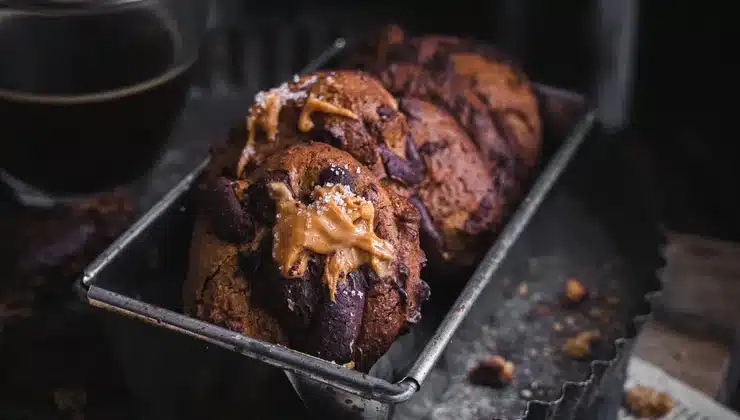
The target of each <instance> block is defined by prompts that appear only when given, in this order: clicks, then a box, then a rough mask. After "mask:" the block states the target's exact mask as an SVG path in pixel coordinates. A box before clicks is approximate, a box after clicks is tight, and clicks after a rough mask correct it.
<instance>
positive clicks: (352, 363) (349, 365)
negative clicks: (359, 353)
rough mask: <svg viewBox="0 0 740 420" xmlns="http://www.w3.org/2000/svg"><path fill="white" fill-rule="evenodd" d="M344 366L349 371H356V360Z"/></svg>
mask: <svg viewBox="0 0 740 420" xmlns="http://www.w3.org/2000/svg"><path fill="white" fill-rule="evenodd" d="M342 366H344V367H346V368H347V369H354V368H355V362H354V360H350V361H349V362H347V363H345V364H343V365H342Z"/></svg>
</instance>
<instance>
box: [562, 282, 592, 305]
mask: <svg viewBox="0 0 740 420" xmlns="http://www.w3.org/2000/svg"><path fill="white" fill-rule="evenodd" d="M586 296H587V292H586V287H585V286H583V284H582V283H581V282H580V281H578V280H576V279H574V278H569V279H568V280H566V281H565V298H566V299H567V303H568V304H571V305H575V304H578V303H581V302H583V301H584V300H585V299H586Z"/></svg>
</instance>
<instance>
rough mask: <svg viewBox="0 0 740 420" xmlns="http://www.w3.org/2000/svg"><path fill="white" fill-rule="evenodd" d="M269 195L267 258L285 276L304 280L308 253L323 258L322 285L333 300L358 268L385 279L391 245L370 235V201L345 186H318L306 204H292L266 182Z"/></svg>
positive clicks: (279, 186) (286, 193)
mask: <svg viewBox="0 0 740 420" xmlns="http://www.w3.org/2000/svg"><path fill="white" fill-rule="evenodd" d="M268 190H269V192H270V197H271V198H272V199H273V200H275V202H276V205H277V206H276V207H277V215H276V222H275V227H274V228H273V238H274V240H273V248H272V257H273V259H274V260H275V263H276V264H277V265H278V267H279V269H280V273H281V274H282V275H283V276H284V277H286V278H299V277H301V276H302V275H303V273H304V272H305V271H306V267H307V264H308V257H309V255H308V253H307V251H312V252H315V253H317V254H321V255H326V256H327V259H326V264H325V266H324V273H323V276H322V280H323V282H324V284H326V287H327V289H328V290H329V297H330V299H331V300H332V301H333V300H334V296H335V293H336V287H337V284H339V282H340V281H342V280H343V279H344V278H346V276H347V275H348V274H349V273H350V272H352V271H354V270H356V269H357V268H359V267H360V266H362V265H363V264H368V263H369V264H370V266H371V267H372V268H373V270H375V272H376V273H377V274H378V276H380V277H384V276H386V275H387V274H388V270H389V265H390V261H391V260H392V259H393V246H392V245H391V243H390V242H388V241H386V240H383V239H381V238H379V237H378V236H377V235H375V232H374V231H373V226H374V219H375V208H374V207H373V204H372V203H371V202H369V201H367V200H365V199H363V198H362V197H358V196H357V195H355V194H354V193H352V191H350V190H349V188H347V187H345V186H344V185H331V184H327V185H325V186H317V187H316V189H314V192H313V199H314V201H313V202H312V203H311V204H309V205H305V204H303V203H301V202H299V201H297V200H295V199H294V198H293V195H292V194H291V192H290V190H288V187H287V186H286V185H285V184H283V183H281V182H273V183H270V184H269V185H268Z"/></svg>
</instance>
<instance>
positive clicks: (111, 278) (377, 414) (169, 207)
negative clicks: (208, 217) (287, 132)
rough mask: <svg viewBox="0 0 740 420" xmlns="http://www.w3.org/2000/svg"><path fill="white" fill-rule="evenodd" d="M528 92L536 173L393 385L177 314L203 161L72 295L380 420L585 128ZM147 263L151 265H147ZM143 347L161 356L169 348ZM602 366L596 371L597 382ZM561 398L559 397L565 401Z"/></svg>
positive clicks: (310, 398)
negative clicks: (539, 135) (535, 130)
mask: <svg viewBox="0 0 740 420" xmlns="http://www.w3.org/2000/svg"><path fill="white" fill-rule="evenodd" d="M344 46H345V42H344V40H341V39H340V40H338V41H337V42H335V43H334V45H333V47H332V48H331V49H330V50H329V51H327V52H326V53H325V54H322V56H321V57H319V58H318V59H317V60H315V61H314V62H313V63H312V65H311V66H309V67H310V68H311V69H313V68H320V67H323V65H324V64H325V63H326V62H328V61H329V60H330V59H331V58H333V57H335V56H336V55H337V53H339V52H341V51H342V50H343V49H344ZM537 90H538V92H539V93H540V95H541V98H540V99H541V102H542V109H543V120H544V123H545V130H544V131H545V135H544V141H545V145H544V150H545V156H544V159H543V163H542V166H541V168H540V170H539V175H538V177H537V178H536V181H535V182H534V183H533V184H532V185H531V187H530V188H529V192H528V194H527V195H526V197H525V198H524V200H522V202H521V204H520V205H519V207H518V209H517V210H516V212H515V213H514V214H513V215H512V216H511V217H510V219H509V221H508V223H507V224H506V226H505V228H504V229H503V230H502V232H501V233H500V235H499V236H498V238H497V240H496V241H495V243H494V244H493V246H492V247H491V249H490V250H489V251H488V253H487V254H486V256H485V258H484V259H483V260H482V261H481V263H480V265H479V266H478V267H477V269H476V270H475V272H474V274H473V275H472V277H471V278H470V279H469V280H468V282H467V284H466V285H465V287H464V288H463V289H462V291H461V292H460V293H459V296H458V297H457V299H456V301H455V302H454V304H453V305H452V306H451V307H450V309H449V311H448V312H447V313H446V315H444V317H441V316H437V317H435V316H429V317H428V318H429V319H432V320H434V322H438V324H437V325H436V326H435V327H436V328H434V329H433V332H432V333H431V334H430V335H426V336H424V339H425V340H424V341H425V342H424V344H423V346H419V348H420V349H421V350H420V352H419V353H418V356H417V357H416V358H415V360H414V361H413V363H411V364H410V367H407V368H406V369H404V371H403V372H400V374H399V373H398V372H396V375H395V376H396V377H397V379H396V380H386V379H383V378H378V377H373V376H371V375H367V374H363V373H360V372H356V371H353V370H349V369H345V368H343V367H341V366H338V365H335V364H332V363H330V362H327V361H324V360H321V359H317V358H314V357H311V356H308V355H306V354H303V353H300V352H297V351H294V350H291V349H289V348H285V347H281V346H276V345H272V344H268V343H265V342H262V341H259V340H256V339H253V338H250V337H246V336H243V335H240V334H236V333H234V332H232V331H229V330H227V329H224V328H220V327H217V326H215V325H212V324H209V323H206V322H203V321H200V320H197V319H194V318H191V317H189V316H186V315H184V314H182V313H181V311H180V297H181V294H180V285H181V283H182V280H183V279H184V277H185V270H186V261H187V251H188V246H189V239H190V231H191V229H190V226H191V224H192V218H193V211H192V206H191V205H190V194H189V193H190V191H191V189H192V187H193V185H194V183H195V181H196V180H197V178H198V176H199V173H200V172H201V171H202V169H203V168H204V167H205V165H207V160H206V161H203V162H202V163H201V164H199V165H198V166H197V167H195V168H194V169H193V170H192V172H191V173H190V174H189V175H187V176H186V177H185V178H184V179H183V180H182V181H181V182H179V183H178V184H177V186H175V187H174V188H173V189H172V190H171V191H170V192H169V193H168V194H166V195H165V196H164V197H163V198H162V199H161V200H160V201H159V202H158V203H156V205H154V206H153V207H152V208H151V209H150V210H149V211H148V212H147V213H146V214H144V215H143V216H142V217H141V218H140V219H139V220H138V221H137V222H136V223H135V224H134V225H133V226H132V227H131V228H130V229H129V230H128V231H127V232H126V233H125V234H123V235H122V236H121V237H120V238H119V239H118V240H117V241H115V242H114V243H113V244H112V245H111V246H110V247H109V248H108V249H107V250H106V251H105V252H104V253H103V254H102V255H100V257H99V258H97V259H96V260H95V261H94V262H93V263H92V264H90V266H88V267H87V269H86V270H85V272H84V275H83V276H82V277H81V279H80V281H79V284H78V286H79V290H80V293H81V294H82V296H83V297H84V299H85V300H87V302H89V304H90V305H92V306H94V307H98V308H102V309H104V310H106V311H110V312H113V313H116V314H121V315H126V316H127V317H132V318H135V319H137V320H140V321H143V322H145V323H149V324H152V325H154V326H156V327H161V328H165V329H168V330H171V331H174V332H176V333H179V334H180V335H187V336H191V337H195V338H198V339H200V340H203V341H205V342H207V343H211V344H215V345H217V346H220V347H223V348H226V349H229V350H232V351H234V352H236V353H239V354H241V355H243V356H245V357H246V358H249V359H255V360H257V361H259V362H261V363H264V364H267V365H271V366H274V367H276V368H279V369H282V370H284V371H285V373H286V374H287V375H288V378H289V379H290V381H291V383H292V384H293V386H294V388H295V389H296V391H297V392H298V394H299V395H300V397H301V399H302V400H303V401H304V403H305V404H306V405H307V407H308V408H309V410H311V411H313V412H315V413H321V415H322V416H336V417H337V418H362V419H386V418H389V417H390V416H391V414H392V412H393V407H394V405H396V404H398V403H401V402H404V401H406V400H408V399H409V398H411V397H412V396H413V395H414V394H415V393H416V392H417V391H418V390H419V389H420V387H421V386H422V384H423V383H424V381H425V379H426V378H427V376H428V374H429V373H430V371H431V370H432V369H433V367H434V365H435V363H436V362H437V360H438V359H439V358H440V356H441V355H442V354H443V352H444V350H445V348H446V346H447V344H448V342H449V341H450V339H451V338H452V336H453V334H454V333H455V332H456V330H457V329H458V327H459V326H460V324H461V322H462V321H463V320H464V319H465V317H466V315H467V314H468V312H469V311H470V309H471V307H472V306H473V304H474V303H475V302H476V299H477V298H478V297H479V295H480V294H481V293H482V292H483V291H484V290H485V289H486V286H487V285H488V284H489V283H491V282H492V281H495V280H494V279H496V280H498V279H497V277H496V272H497V269H498V268H499V266H500V265H501V264H502V262H503V261H504V260H505V258H506V257H507V254H508V252H509V250H510V249H511V248H512V247H513V246H514V244H515V243H516V242H517V239H518V237H519V236H520V234H521V233H522V231H523V230H524V229H525V227H526V226H527V224H528V222H529V221H530V219H531V218H532V217H533V215H534V214H535V213H536V212H537V210H538V208H539V206H540V204H541V203H542V202H543V200H544V199H545V197H546V196H547V195H548V192H549V191H550V190H551V189H552V188H553V186H554V185H555V184H556V183H557V181H558V179H559V178H560V176H561V175H562V174H563V173H564V171H565V170H566V167H567V166H568V164H569V162H570V161H571V159H572V158H573V157H574V155H575V154H576V152H577V150H578V149H579V147H580V146H581V145H582V143H584V140H585V139H586V138H587V136H588V135H589V133H590V131H591V129H592V126H593V124H594V113H593V112H591V111H587V109H586V106H585V104H584V101H583V98H582V97H581V96H580V95H577V94H574V93H571V92H567V91H562V90H558V89H555V88H550V87H546V86H537ZM568 110H570V111H572V110H579V112H578V115H576V117H577V118H575V119H573V118H571V119H570V120H569V121H570V122H574V123H570V122H569V123H568V124H566V125H567V126H568V130H567V131H568V134H567V135H566V133H565V132H564V131H563V128H564V126H563V124H562V122H563V119H564V118H566V117H564V115H565V114H567V113H568V112H567V111H568ZM571 116H572V113H571ZM558 122H560V126H558ZM152 261H156V262H155V263H153V265H152V266H150V263H151V262H152ZM432 293H433V295H434V291H432ZM425 316H426V315H425ZM191 341H192V340H191ZM119 342H120V340H119ZM143 345H146V344H143ZM152 346H154V344H152ZM143 351H148V350H143ZM151 351H152V352H159V353H160V354H163V352H164V353H166V352H168V351H171V352H177V349H176V348H173V349H169V350H162V349H152V350H151ZM607 367H608V366H607V365H605V366H603V367H602V368H598V367H597V368H595V369H596V370H595V371H594V374H595V375H597V376H599V378H598V379H600V375H601V374H602V373H603V372H604V371H605V370H606V369H607ZM590 380H591V381H592V382H593V381H595V380H596V379H594V378H591V379H590ZM164 391H166V390H161V389H159V390H157V392H164ZM566 391H567V389H566ZM569 395H570V392H569V391H568V392H566V393H565V397H564V398H567V397H568V396H569ZM527 411H528V412H529V413H530V414H529V415H528V416H530V415H531V416H534V415H537V417H529V418H545V417H543V416H541V414H544V413H545V412H548V413H552V410H551V409H550V408H547V409H545V411H537V409H535V408H533V409H531V410H527ZM537 413H539V414H537ZM547 416H548V417H549V415H547Z"/></svg>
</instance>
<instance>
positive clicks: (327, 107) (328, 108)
mask: <svg viewBox="0 0 740 420" xmlns="http://www.w3.org/2000/svg"><path fill="white" fill-rule="evenodd" d="M316 111H318V112H325V113H327V114H335V115H341V116H343V117H347V118H352V119H353V120H358V119H359V117H358V116H357V114H355V113H354V112H352V111H350V110H349V109H347V108H342V107H339V106H336V105H333V104H330V103H329V102H326V101H322V100H321V99H319V98H317V97H316V95H314V94H313V93H310V94H309V95H308V99H307V100H306V104H305V105H303V109H302V110H301V116H300V117H299V118H298V129H299V130H301V131H303V132H304V133H305V132H307V131H311V129H312V128H313V121H311V114H312V113H314V112H316Z"/></svg>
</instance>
